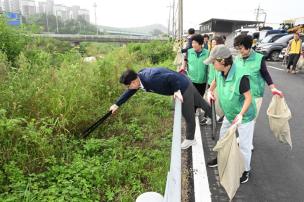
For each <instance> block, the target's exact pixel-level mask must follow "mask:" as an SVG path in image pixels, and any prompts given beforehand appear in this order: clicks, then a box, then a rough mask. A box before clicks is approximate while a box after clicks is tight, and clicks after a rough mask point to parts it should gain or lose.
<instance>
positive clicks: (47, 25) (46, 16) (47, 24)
mask: <svg viewBox="0 0 304 202" xmlns="http://www.w3.org/2000/svg"><path fill="white" fill-rule="evenodd" d="M45 19H46V31H47V32H49V19H48V14H47V11H45Z"/></svg>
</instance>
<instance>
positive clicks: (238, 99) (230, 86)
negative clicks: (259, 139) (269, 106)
mask: <svg viewBox="0 0 304 202" xmlns="http://www.w3.org/2000/svg"><path fill="white" fill-rule="evenodd" d="M245 75H248V74H246V72H244V71H241V70H239V69H237V67H236V65H235V64H233V65H232V66H231V69H230V71H229V73H228V76H227V78H226V79H225V78H224V77H223V76H222V73H221V72H216V78H215V79H216V90H217V93H218V97H219V102H220V106H221V108H222V109H223V111H224V114H225V116H226V118H227V119H228V121H229V122H230V123H231V122H232V121H233V120H234V118H235V117H236V116H237V115H238V114H239V113H240V112H241V110H242V108H243V104H244V101H245V96H244V95H243V94H240V83H241V79H242V77H243V76H245ZM255 116H256V105H255V101H254V99H252V102H251V105H250V106H249V108H248V110H247V112H245V114H244V115H243V120H242V123H247V122H249V121H252V120H253V119H254V118H255Z"/></svg>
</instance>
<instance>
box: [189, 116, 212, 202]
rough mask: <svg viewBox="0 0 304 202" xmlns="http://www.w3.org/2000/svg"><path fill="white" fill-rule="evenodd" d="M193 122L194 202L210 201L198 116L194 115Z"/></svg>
mask: <svg viewBox="0 0 304 202" xmlns="http://www.w3.org/2000/svg"><path fill="white" fill-rule="evenodd" d="M195 123H196V129H195V140H196V144H195V145H193V146H192V162H193V181H194V197H195V202H211V192H210V189H209V181H208V174H207V170H206V162H205V155H204V148H203V144H202V135H201V129H200V124H199V121H198V117H195Z"/></svg>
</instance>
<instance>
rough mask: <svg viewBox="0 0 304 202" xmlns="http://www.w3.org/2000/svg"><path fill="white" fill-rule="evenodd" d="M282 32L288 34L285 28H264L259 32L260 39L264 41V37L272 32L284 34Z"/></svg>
mask: <svg viewBox="0 0 304 202" xmlns="http://www.w3.org/2000/svg"><path fill="white" fill-rule="evenodd" d="M282 33H286V34H287V31H286V30H283V29H274V30H262V31H260V34H259V41H262V40H263V39H264V38H266V37H267V36H269V35H270V34H282Z"/></svg>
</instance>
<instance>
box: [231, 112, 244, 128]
mask: <svg viewBox="0 0 304 202" xmlns="http://www.w3.org/2000/svg"><path fill="white" fill-rule="evenodd" d="M242 120H243V115H241V114H238V115H237V116H236V117H235V118H234V120H233V121H232V126H238V125H240V124H241V123H242Z"/></svg>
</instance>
